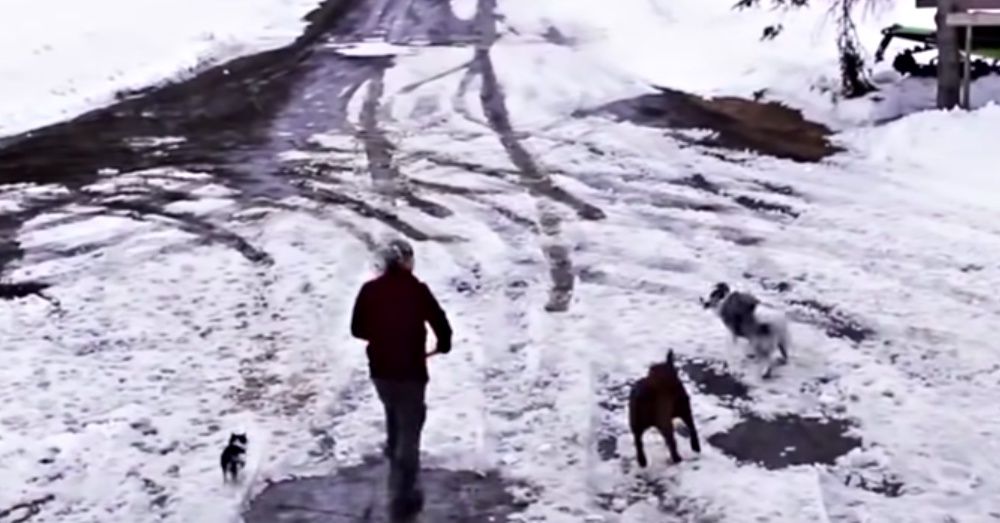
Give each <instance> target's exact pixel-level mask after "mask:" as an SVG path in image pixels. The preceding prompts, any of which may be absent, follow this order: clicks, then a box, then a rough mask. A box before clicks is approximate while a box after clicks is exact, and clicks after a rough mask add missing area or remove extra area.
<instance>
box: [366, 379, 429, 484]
mask: <svg viewBox="0 0 1000 523" xmlns="http://www.w3.org/2000/svg"><path fill="white" fill-rule="evenodd" d="M372 381H373V382H374V383H375V391H376V392H377V393H378V398H379V400H381V401H382V406H383V407H384V408H385V429H386V449H385V450H386V456H387V457H388V458H389V493H390V496H391V497H392V498H393V499H394V500H397V499H403V498H410V497H413V496H415V495H416V491H417V488H418V479H419V478H418V476H419V474H420V435H421V433H422V432H423V429H424V419H425V418H426V417H427V405H426V404H425V403H424V391H425V390H426V389H427V384H426V383H422V382H418V381H391V380H381V379H374V380H372Z"/></svg>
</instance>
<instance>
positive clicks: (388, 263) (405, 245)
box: [379, 238, 413, 269]
mask: <svg viewBox="0 0 1000 523" xmlns="http://www.w3.org/2000/svg"><path fill="white" fill-rule="evenodd" d="M379 258H381V261H382V267H383V268H384V269H389V268H391V267H395V266H398V265H400V264H402V263H406V262H408V261H411V260H413V246H412V245H410V242H408V241H406V240H403V239H400V238H396V239H392V240H389V241H388V242H386V243H385V245H383V246H382V248H381V249H380V250H379Z"/></svg>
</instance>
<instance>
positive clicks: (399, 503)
mask: <svg viewBox="0 0 1000 523" xmlns="http://www.w3.org/2000/svg"><path fill="white" fill-rule="evenodd" d="M391 508H392V517H393V518H394V519H406V518H410V517H413V516H415V515H417V514H418V513H419V512H420V511H421V510H423V509H424V493H423V492H422V491H420V490H414V491H413V492H411V493H410V495H408V496H400V497H398V498H396V499H394V500H392V507H391Z"/></svg>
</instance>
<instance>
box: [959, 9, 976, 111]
mask: <svg viewBox="0 0 1000 523" xmlns="http://www.w3.org/2000/svg"><path fill="white" fill-rule="evenodd" d="M974 27H975V26H972V25H967V26H965V53H964V54H965V56H964V57H962V58H963V59H962V107H963V108H965V109H967V110H968V109H972V31H973V30H974Z"/></svg>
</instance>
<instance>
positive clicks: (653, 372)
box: [628, 350, 701, 467]
mask: <svg viewBox="0 0 1000 523" xmlns="http://www.w3.org/2000/svg"><path fill="white" fill-rule="evenodd" d="M674 418H680V419H681V421H683V422H684V424H685V425H687V428H688V430H689V431H690V432H691V434H690V439H691V450H693V451H694V452H698V453H700V452H701V444H699V443H698V429H696V428H695V426H694V418H693V417H692V416H691V399H690V398H689V397H688V394H687V391H686V390H684V384H683V383H681V380H680V378H679V377H678V376H677V368H676V367H674V351H673V350H671V351H670V352H668V353H667V361H665V362H664V363H657V364H655V365H651V366H650V367H649V372H648V373H647V374H646V376H645V377H644V378H641V379H640V380H639V381H637V382H635V384H634V385H632V390H631V392H630V393H629V398H628V420H629V428H631V429H632V438H633V439H634V440H635V457H636V459H637V460H638V461H639V466H640V467H645V466H646V464H647V460H646V451H645V450H644V449H643V447H642V435H643V433H645V432H646V430H647V429H649V428H651V427H656V429H657V430H658V431H660V434H661V435H662V436H663V440H664V441H665V442H666V443H667V448H668V449H669V450H670V458H671V459H672V460H673V461H674V463H679V462H680V461H681V455H680V454H678V453H677V441H676V440H675V439H674Z"/></svg>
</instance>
